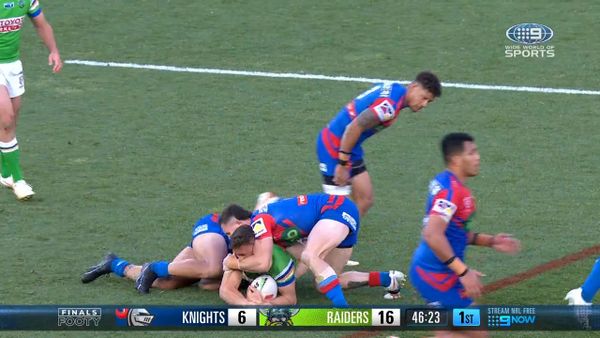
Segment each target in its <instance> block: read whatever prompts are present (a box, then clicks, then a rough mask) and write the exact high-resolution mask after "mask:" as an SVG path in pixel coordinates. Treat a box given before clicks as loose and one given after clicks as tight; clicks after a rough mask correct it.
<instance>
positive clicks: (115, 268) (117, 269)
mask: <svg viewBox="0 0 600 338" xmlns="http://www.w3.org/2000/svg"><path fill="white" fill-rule="evenodd" d="M128 265H129V262H128V261H126V260H124V259H121V258H117V259H115V260H113V261H112V263H110V269H111V270H112V272H113V273H114V274H115V275H117V276H119V277H125V268H126V267H127V266H128Z"/></svg>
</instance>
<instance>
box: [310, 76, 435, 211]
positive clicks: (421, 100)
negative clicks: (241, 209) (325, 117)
mask: <svg viewBox="0 0 600 338" xmlns="http://www.w3.org/2000/svg"><path fill="white" fill-rule="evenodd" d="M441 93H442V89H441V84H440V81H439V80H438V78H437V77H436V76H435V75H434V74H432V73H430V72H421V73H420V74H419V75H417V77H416V79H415V81H413V82H411V83H410V84H409V85H408V86H406V87H404V86H402V85H401V84H400V83H397V82H386V83H380V84H377V85H375V86H374V87H373V88H371V89H369V90H367V91H366V92H364V93H362V94H360V95H359V96H358V97H356V98H354V99H353V100H352V101H350V103H348V104H347V105H346V106H345V107H343V108H342V109H341V110H340V111H339V113H338V114H337V115H336V116H335V117H334V118H333V120H331V122H329V124H328V125H327V126H326V127H325V128H323V130H321V132H320V133H319V135H318V137H317V156H318V159H319V169H320V171H321V174H322V175H323V191H324V192H325V193H328V194H332V195H350V194H352V199H353V200H354V202H355V203H356V205H357V207H358V210H359V212H360V215H361V217H364V216H365V215H366V213H367V211H368V210H369V208H370V207H371V205H372V204H373V186H372V183H371V178H370V177H369V174H368V172H367V168H366V166H365V163H364V159H363V149H362V143H363V142H364V141H365V140H366V139H367V138H369V137H371V136H373V135H374V134H376V133H377V132H379V131H380V130H382V129H383V128H387V127H389V126H391V125H392V124H394V122H396V120H397V119H398V116H399V115H400V110H401V109H403V108H406V107H409V108H410V109H411V110H412V111H414V112H417V111H419V110H421V109H423V108H425V107H426V106H427V105H428V104H429V103H430V102H432V101H433V100H434V98H436V97H439V96H440V95H441ZM348 184H351V185H348Z"/></svg>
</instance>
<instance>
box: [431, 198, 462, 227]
mask: <svg viewBox="0 0 600 338" xmlns="http://www.w3.org/2000/svg"><path fill="white" fill-rule="evenodd" d="M431 211H432V212H435V213H436V214H438V215H440V216H442V218H444V220H445V221H446V222H449V221H450V220H451V219H452V216H454V213H455V212H456V204H454V203H452V202H450V201H448V200H445V199H443V198H438V199H436V200H435V201H434V202H433V208H432V209H431Z"/></svg>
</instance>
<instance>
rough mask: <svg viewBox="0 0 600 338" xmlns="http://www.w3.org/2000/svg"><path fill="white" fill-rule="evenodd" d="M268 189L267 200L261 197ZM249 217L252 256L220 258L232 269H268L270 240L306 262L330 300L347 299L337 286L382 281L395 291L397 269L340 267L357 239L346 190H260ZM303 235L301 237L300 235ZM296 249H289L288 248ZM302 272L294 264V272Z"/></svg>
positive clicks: (341, 301)
mask: <svg viewBox="0 0 600 338" xmlns="http://www.w3.org/2000/svg"><path fill="white" fill-rule="evenodd" d="M266 195H268V196H269V199H270V200H271V203H265V201H261V200H262V199H264V198H263V197H264V196H266ZM258 202H259V203H257V210H256V211H255V214H254V216H253V217H252V228H253V231H254V233H255V237H256V240H255V242H254V249H253V250H254V251H253V254H252V256H248V257H244V258H238V257H235V256H229V257H228V258H227V259H226V260H225V262H224V264H225V266H227V268H229V269H232V270H244V271H250V272H261V271H267V270H268V268H269V266H270V265H271V257H272V254H271V252H272V251H273V245H274V244H275V245H278V246H281V247H284V248H286V249H287V250H288V252H290V253H292V254H293V255H294V256H296V257H297V258H298V259H299V260H300V261H301V262H302V263H304V265H306V266H307V267H308V268H309V269H310V270H311V272H312V273H313V275H314V276H315V278H316V281H317V285H318V290H319V291H320V292H322V293H324V294H325V295H326V296H327V298H329V299H330V300H331V301H332V302H333V305H334V306H337V307H345V306H347V305H348V303H347V302H346V299H345V296H344V294H343V292H342V288H348V289H352V288H356V287H361V286H367V285H368V286H371V287H376V286H382V287H385V289H386V290H388V291H390V292H391V293H395V294H397V293H398V291H399V290H400V288H401V287H402V285H403V283H404V279H405V277H404V274H403V273H402V272H400V271H396V270H390V271H372V272H358V271H350V272H346V273H344V274H341V273H342V270H343V268H344V265H345V264H346V262H347V260H348V258H349V257H350V255H351V254H352V248H353V246H354V245H355V244H356V243H357V239H358V232H359V229H360V223H359V219H360V216H359V213H358V209H357V208H356V205H355V204H354V202H352V201H351V200H350V199H348V198H346V197H345V196H334V195H327V194H310V195H298V196H295V197H291V198H283V199H280V198H278V197H276V196H275V195H274V194H272V193H265V194H261V196H260V197H259V201H258ZM302 239H306V240H305V241H303V242H304V243H300V240H302ZM292 248H294V249H297V250H294V251H293V252H292V251H291V250H290V249H292ZM301 274H302V273H301V272H300V271H299V270H297V275H298V276H300V275H301Z"/></svg>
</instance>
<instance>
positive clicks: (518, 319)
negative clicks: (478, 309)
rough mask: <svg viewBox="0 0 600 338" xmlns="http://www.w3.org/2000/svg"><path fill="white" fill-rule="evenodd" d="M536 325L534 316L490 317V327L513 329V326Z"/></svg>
mask: <svg viewBox="0 0 600 338" xmlns="http://www.w3.org/2000/svg"><path fill="white" fill-rule="evenodd" d="M524 324H532V325H533V324H535V316H534V315H501V316H500V315H490V316H488V327H511V326H513V325H524Z"/></svg>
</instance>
